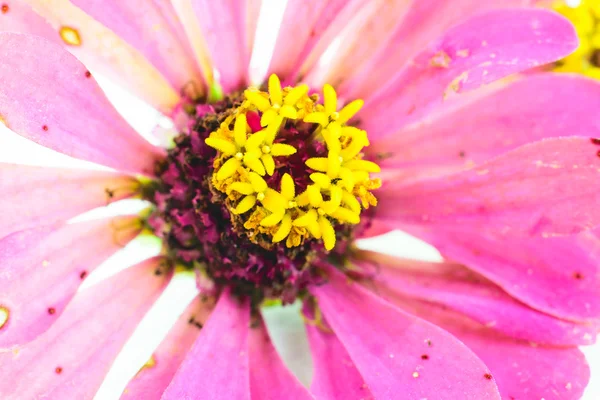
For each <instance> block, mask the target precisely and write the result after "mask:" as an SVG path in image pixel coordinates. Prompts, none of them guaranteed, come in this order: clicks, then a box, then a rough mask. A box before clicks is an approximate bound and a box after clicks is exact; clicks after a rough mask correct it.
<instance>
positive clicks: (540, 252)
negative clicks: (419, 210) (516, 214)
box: [408, 227, 600, 322]
mask: <svg viewBox="0 0 600 400" xmlns="http://www.w3.org/2000/svg"><path fill="white" fill-rule="evenodd" d="M408 231H409V232H411V233H413V234H415V235H417V236H419V237H421V238H423V239H424V240H427V241H428V242H430V243H431V244H433V245H434V246H436V247H437V248H438V249H439V251H440V252H441V253H442V254H443V255H444V256H445V257H447V258H449V259H451V260H454V261H457V262H460V263H462V264H464V265H465V266H467V267H468V268H470V269H472V270H474V271H476V272H478V273H480V274H481V275H483V276H485V277H486V278H488V279H490V280H491V281H493V282H495V283H496V284H497V285H499V286H500V287H502V289H504V290H505V291H506V292H508V293H509V294H510V295H511V296H513V297H514V298H516V299H518V300H520V301H522V302H524V303H525V304H527V305H529V306H530V307H533V308H535V309H537V310H540V311H542V312H544V313H547V314H550V315H553V316H555V317H557V318H563V319H569V320H573V321H588V322H593V321H594V320H597V319H598V318H600V270H599V268H598V265H599V263H600V239H598V236H597V235H596V234H597V232H596V234H595V233H594V232H583V233H580V234H579V235H573V236H566V237H557V238H528V239H523V238H518V237H515V238H511V237H494V236H491V235H485V234H483V233H482V232H480V231H478V230H476V229H475V230H470V229H468V228H464V229H450V230H445V229H433V230H429V229H424V228H417V227H411V228H410V229H408Z"/></svg>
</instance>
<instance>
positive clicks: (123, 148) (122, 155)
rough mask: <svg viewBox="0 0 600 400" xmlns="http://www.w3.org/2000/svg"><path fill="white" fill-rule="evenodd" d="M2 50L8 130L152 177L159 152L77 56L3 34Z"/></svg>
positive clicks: (1, 107)
mask: <svg viewBox="0 0 600 400" xmlns="http://www.w3.org/2000/svg"><path fill="white" fill-rule="evenodd" d="M0 48H1V50H0V81H1V82H3V84H2V85H0V116H1V117H2V119H3V120H4V122H5V123H6V125H7V126H8V127H9V128H10V129H12V130H13V131H15V132H16V133H18V134H20V135H21V136H24V137H25V138H27V139H30V140H32V141H34V142H36V143H39V144H41V145H43V146H46V147H49V148H51V149H53V150H56V151H59V152H61V153H64V154H66V155H69V156H72V157H75V158H79V159H83V160H86V161H91V162H95V163H98V164H103V165H106V166H108V167H112V168H116V169H119V170H123V171H128V172H136V173H142V174H146V175H149V174H152V172H153V169H154V163H155V161H156V160H157V159H158V158H159V157H161V156H162V152H161V151H160V150H159V149H158V148H156V147H154V146H152V145H151V144H150V143H148V142H147V141H146V140H144V139H143V138H142V137H141V136H140V135H138V134H137V133H136V132H135V131H134V130H133V128H131V127H130V126H129V125H128V124H127V122H125V120H124V119H123V118H122V117H121V116H120V115H119V113H118V112H117V111H116V110H115V109H114V108H113V106H112V105H111V104H110V103H109V102H108V100H107V99H106V97H105V96H104V92H102V89H100V86H98V84H97V83H96V81H95V80H94V79H93V78H92V77H91V76H90V75H89V72H88V71H87V69H86V68H85V67H84V66H83V65H82V64H81V63H80V62H79V61H77V59H76V58H75V57H73V56H72V55H71V54H69V53H68V52H67V51H65V50H64V49H62V48H61V47H60V46H58V45H56V44H54V43H50V42H48V41H46V40H44V39H41V38H39V37H35V36H29V35H21V34H15V33H1V34H0Z"/></svg>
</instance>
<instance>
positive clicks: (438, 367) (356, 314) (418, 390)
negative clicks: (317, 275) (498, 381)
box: [312, 269, 500, 400]
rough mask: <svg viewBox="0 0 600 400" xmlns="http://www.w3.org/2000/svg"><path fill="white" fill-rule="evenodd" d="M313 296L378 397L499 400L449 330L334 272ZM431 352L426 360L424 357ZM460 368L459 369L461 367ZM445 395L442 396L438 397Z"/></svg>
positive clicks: (476, 361)
mask: <svg viewBox="0 0 600 400" xmlns="http://www.w3.org/2000/svg"><path fill="white" fill-rule="evenodd" d="M312 292H313V293H314V294H315V295H316V297H317V299H318V306H319V307H320V308H321V309H322V310H323V313H324V314H325V316H326V318H327V322H328V323H329V325H330V326H331V328H332V329H333V331H334V332H335V334H336V335H337V337H338V338H339V340H340V341H341V343H342V344H343V345H344V347H345V348H346V350H347V351H348V354H349V355H350V357H351V358H352V360H353V361H354V364H355V365H356V368H357V369H358V370H359V371H360V373H361V375H362V376H363V378H364V379H365V382H366V383H367V385H368V386H369V389H370V390H371V393H373V395H374V396H375V397H376V398H382V399H387V398H394V396H396V395H397V394H398V393H403V396H405V397H407V398H423V397H431V398H433V397H435V398H440V399H441V398H444V399H477V400H483V399H499V398H500V397H499V395H498V392H497V389H496V385H495V384H494V382H493V381H491V380H488V379H486V378H485V374H486V373H488V370H487V368H486V367H485V365H484V364H483V363H482V362H481V361H480V360H479V359H478V358H477V357H476V356H475V355H474V354H473V353H471V351H470V350H469V349H468V348H467V347H465V346H464V345H463V344H462V343H461V342H459V341H458V340H456V339H455V338H454V337H452V336H451V335H449V334H448V333H446V332H445V331H443V330H441V329H439V328H437V327H435V326H433V325H431V324H429V323H427V322H425V321H423V320H421V319H419V318H416V317H413V316H412V315H410V314H406V313H405V312H403V311H402V310H400V309H397V308H395V307H393V306H392V305H391V304H389V303H387V302H385V301H383V300H381V299H379V298H378V297H376V296H374V295H373V294H371V293H370V292H368V291H366V290H364V289H362V288H361V287H360V286H359V285H357V284H353V283H350V282H349V281H348V280H347V278H346V277H345V276H343V275H342V274H340V273H339V272H337V271H334V270H333V269H332V270H331V273H330V280H329V282H328V283H327V284H324V285H322V286H316V287H314V288H313V289H312ZM426 351H427V352H429V353H431V358H430V360H428V362H424V361H423V360H422V359H421V354H423V353H424V352H426ZM459 366H460V367H459ZM440 396H442V397H440Z"/></svg>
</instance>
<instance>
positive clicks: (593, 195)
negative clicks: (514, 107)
mask: <svg viewBox="0 0 600 400" xmlns="http://www.w3.org/2000/svg"><path fill="white" fill-rule="evenodd" d="M598 150H599V146H598V145H596V144H594V142H593V141H590V139H589V138H583V137H572V138H558V139H546V140H542V141H539V142H536V143H533V144H529V145H526V146H522V147H519V148H518V149H516V150H513V151H510V152H508V153H506V154H503V155H501V156H500V157H497V158H495V159H493V160H491V161H489V162H487V163H484V164H481V165H480V166H478V167H476V168H473V169H471V170H467V171H464V172H460V173H458V174H455V175H451V176H447V177H443V178H440V179H432V180H426V181H421V182H418V183H415V184H409V185H404V186H403V185H401V184H400V185H394V184H393V183H390V184H388V185H387V186H384V188H383V189H382V190H380V192H379V193H378V199H379V206H378V208H377V216H378V218H388V219H389V221H390V222H392V221H399V222H400V221H401V222H406V223H416V224H422V225H424V226H438V227H442V226H445V227H452V226H458V225H464V226H468V229H469V230H472V231H479V232H486V231H487V232H495V233H502V234H505V235H508V234H511V235H517V236H548V235H564V234H573V233H577V232H580V231H583V230H586V229H590V228H593V227H594V226H596V225H598V224H600V209H599V208H598V207H597V204H598V202H599V201H600V186H599V185H600V168H599V166H600V160H599V159H598V156H597V154H596V153H597V152H598Z"/></svg>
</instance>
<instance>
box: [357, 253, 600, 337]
mask: <svg viewBox="0 0 600 400" xmlns="http://www.w3.org/2000/svg"><path fill="white" fill-rule="evenodd" d="M360 258H361V259H363V258H364V261H358V265H361V266H363V268H364V267H367V268H368V269H372V267H373V266H376V267H377V268H376V271H375V272H373V276H372V278H373V280H374V282H373V283H374V284H375V288H376V289H375V292H376V293H377V294H379V295H382V294H383V293H388V294H390V295H391V296H394V295H396V294H399V295H402V296H408V297H412V298H417V299H420V300H422V301H428V302H433V303H438V304H440V305H442V306H445V307H449V308H450V309H453V310H455V311H457V312H460V313H462V314H464V315H467V316H469V317H470V318H472V319H473V320H475V321H478V322H480V323H481V324H483V325H485V326H487V327H489V328H491V329H493V330H496V331H499V332H502V333H503V334H505V335H507V336H511V337H514V338H516V339H521V340H523V341H530V342H535V343H540V344H549V345H557V346H564V345H571V346H578V345H589V344H592V343H593V342H594V341H595V339H596V337H595V336H596V333H597V331H598V327H597V324H588V325H583V324H576V323H573V322H568V321H563V320H559V319H556V318H553V317H551V316H550V315H547V314H544V313H542V312H539V311H536V310H534V309H532V308H530V307H528V306H526V305H525V304H523V303H520V302H518V301H516V300H515V299H513V298H512V297H510V296H509V295H508V294H507V293H506V292H504V291H503V290H501V289H500V288H499V287H498V286H496V285H494V284H492V283H491V282H490V281H488V280H487V279H485V278H483V277H482V276H480V275H477V274H474V273H473V272H470V271H468V270H467V269H465V268H464V267H462V266H460V265H457V264H450V263H426V262H418V261H413V260H408V259H399V258H394V257H389V256H384V255H380V254H376V253H363V254H362V255H361V257H360ZM367 282H368V281H367ZM366 285H367V286H369V283H366ZM598 297H600V296H598ZM515 321H519V323H518V324H515Z"/></svg>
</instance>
